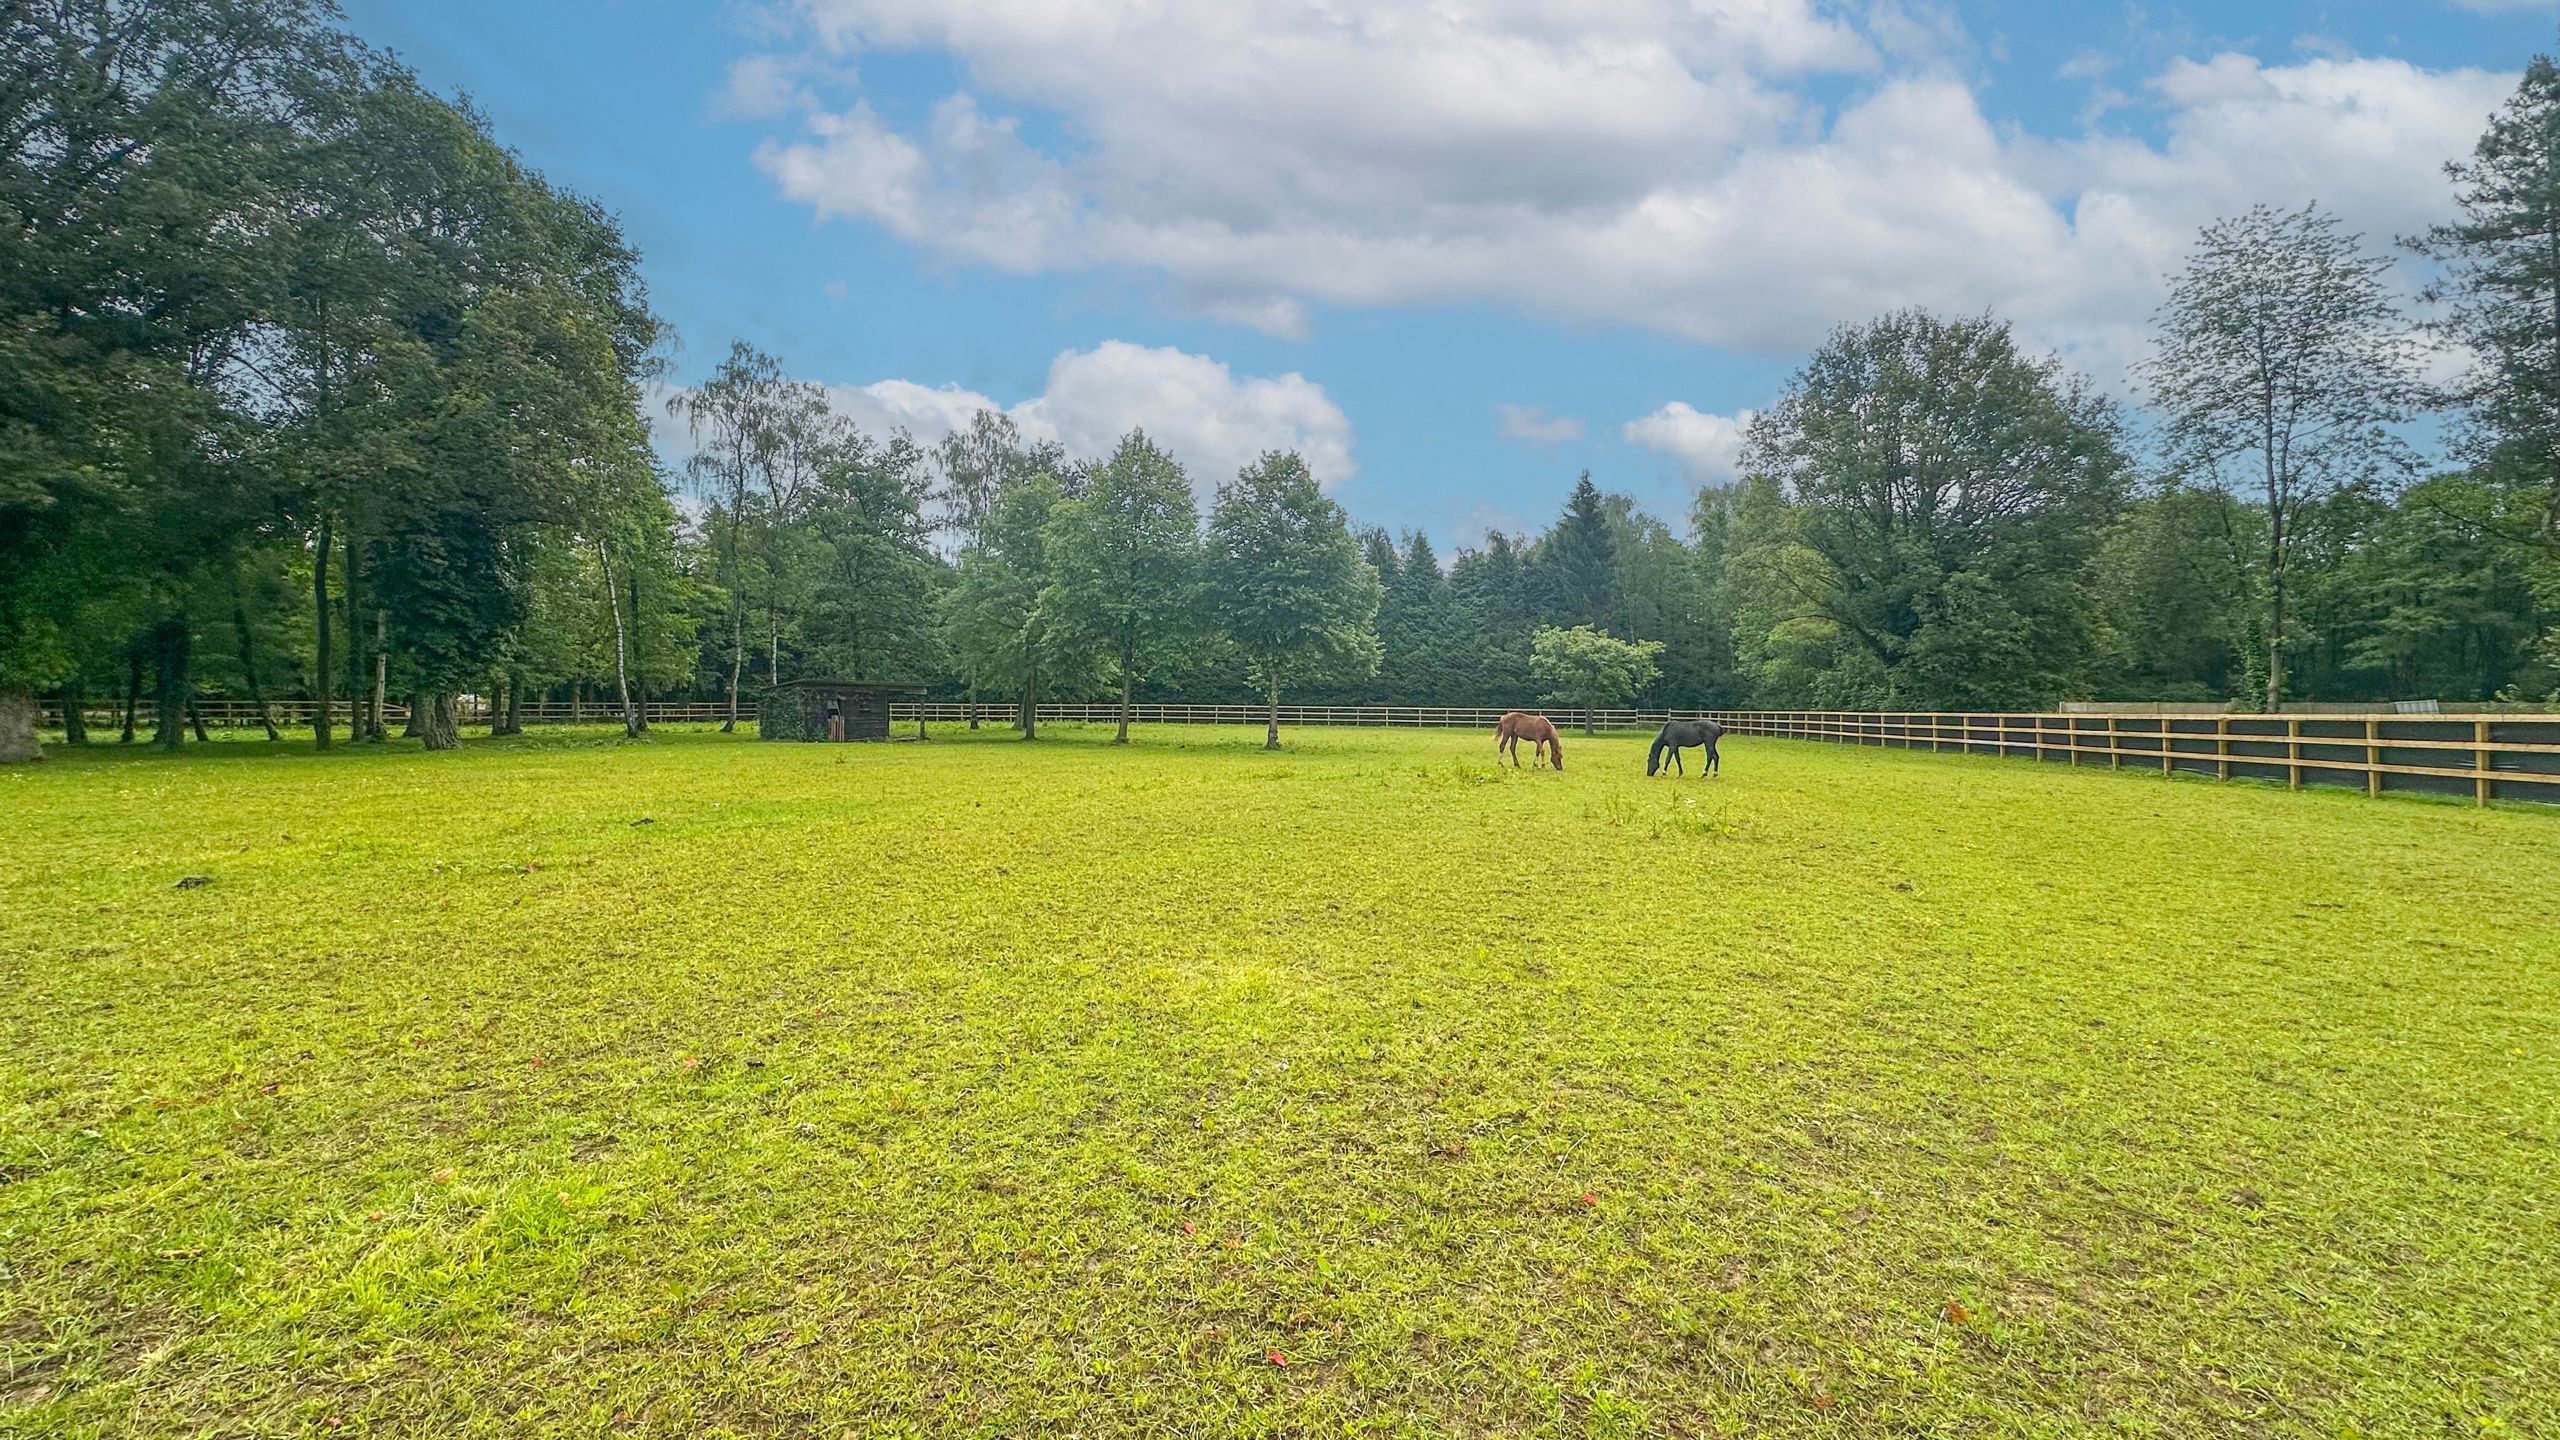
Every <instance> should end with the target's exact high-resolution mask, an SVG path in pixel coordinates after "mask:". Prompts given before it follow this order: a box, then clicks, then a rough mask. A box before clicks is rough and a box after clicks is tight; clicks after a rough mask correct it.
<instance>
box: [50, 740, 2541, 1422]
mask: <svg viewBox="0 0 2560 1440" xmlns="http://www.w3.org/2000/svg"><path fill="white" fill-rule="evenodd" d="M1107 738H1108V732H1107V731H1104V730H1099V729H1096V730H1075V729H1062V730H1055V731H1052V732H1049V734H1048V736H1047V738H1044V739H1043V740H1042V741H1041V742H1040V743H1038V744H1035V745H1022V744H1019V743H1016V742H1013V741H1011V740H1010V739H1009V738H1007V737H1006V736H1005V735H1003V734H1002V733H1001V732H996V731H985V732H981V733H980V734H978V735H976V736H967V735H964V734H962V733H961V732H958V731H957V730H948V731H941V732H938V733H937V737H936V738H935V740H934V741H933V742H932V743H930V744H927V745H916V744H893V745H871V746H843V747H830V746H796V745H761V744H755V743H750V742H747V741H743V740H736V739H727V738H723V737H719V736H714V735H709V734H698V733H697V734H668V735H663V736H661V737H659V738H657V739H656V740H654V741H653V742H650V743H648V744H645V745H636V746H634V745H626V744H624V743H622V742H620V741H618V740H616V739H612V738H609V737H607V736H604V735H602V734H599V733H595V732H585V733H581V734H577V735H569V736H563V735H550V736H542V735H537V736H535V737H532V738H529V739H526V740H523V741H517V742H501V743H491V742H486V741H474V742H472V743H471V744H469V745H468V746H467V747H466V749H465V750H464V751H462V752H461V753H458V754H453V755H445V756H433V755H426V754H422V753H419V752H417V751H415V750H414V749H411V748H408V747H406V746H393V747H391V748H389V749H388V750H373V751H370V752H367V751H363V750H358V751H355V752H351V753H341V754H339V755H336V756H327V757H323V756H314V755H311V754H309V753H307V748H306V746H304V745H301V744H296V745H291V746H276V747H270V746H267V745H265V744H263V743H257V742H248V741H238V742H226V743H222V744H217V745H215V746H212V747H207V748H205V749H203V750H200V751H195V752H191V753H189V754H186V755H184V756H181V757H178V758H176V759H174V760H172V759H165V758H158V757H154V756H150V755H145V754H137V753H132V752H125V753H112V752H111V751H110V752H109V753H90V754H82V755H68V756H61V757H59V758H57V759H56V760H54V761H52V762H50V763H48V764H46V765H44V766H42V767H39V768H37V769H34V770H17V771H10V772H5V773H0V1432H5V1433H8V1434H12V1435H27V1436H35V1435H43V1436H88V1435H100V1436H105V1435H117V1436H121V1435H148V1436H180V1435H198V1434H202V1435H223V1436H236V1435H301V1434H310V1435H366V1434H370V1435H397V1436H420V1437H424V1436H436V1437H444V1436H527V1435H540V1436H547V1435H559V1436H589V1435H626V1434H627V1435H651V1436H716V1435H747V1434H758V1435H764V1434H770V1435H794V1436H797V1435H835V1434H872V1433H883V1434H906V1433H913V1434H935V1435H977V1434H986V1435H996V1434H1012V1435H1058V1434H1066V1433H1074V1434H1078V1435H1082V1436H1088V1437H1093V1436H1111V1435H1123V1434H1150V1435H1203V1436H1208V1435H1220V1436H1223V1435H1277V1434H1288V1435H1331V1436H1338V1435H1343V1434H1371V1433H1378V1434H1415V1435H1494V1434H1502V1435H1511V1434H1556V1435H1583V1434H1591V1435H1741V1434H1797V1433H1802V1434H1815V1435H1821V1434H1842V1435H1948V1436H1956V1435H1963V1436H1989V1435H2066V1434H2107V1435H2157V1436H2179V1437H2183V1436H2198V1435H2259V1434H2269V1435H2304V1436H2323V1437H2330V1436H2344V1435H2369V1436H2377V1437H2380V1436H2409V1435H2464V1436H2478V1435H2482V1434H2490V1435H2497V1434H2509V1433H2512V1434H2519V1435H2529V1434H2554V1433H2560V1201H2555V1199H2554V1195H2555V1192H2560V1039H2555V1037H2560V931H2555V920H2556V919H2560V814H2553V813H2540V812H2535V811H2530V810H2522V809H2501V810H2494V811H2490V812H2485V813H2483V812H2477V811H2473V810H2470V809H2467V808H2463V807H2459V806H2452V805H2438V804H2430V803H2426V802H2422V801H2403V800H2394V801H2380V802H2377V801H2369V800H2366V799H2364V798H2362V797H2361V796H2359V795H2351V794H2317V793H2315V794H2302V795H2291V794H2286V793H2284V792H2282V791H2281V790H2275V789H2269V788H2263V787H2255V786H2217V785H2214V784H2211V783H2209V782H2200V781H2187V780H2179V781H2175V782H2171V781H2165V780H2162V779H2161V778H2159V777H2157V776H2149V775H2139V776H2138V775H2132V774H2125V775H2111V774H2107V773H2105V772H2102V771H2083V772H2077V773H2075V772H2073V771H2071V770H2069V769H2067V768H2063V767H2057V766H2051V765H2046V766H2038V765H2036V764H2034V763H2032V762H2027V761H2003V760H1992V759H1985V758H1966V757H1958V756H1944V757H1939V756H1930V755H1925V754H1904V753H1896V752H1884V751H1876V750H1855V749H1844V748H1833V747H1823V746H1817V745H1812V744H1790V743H1780V742H1771V741H1752V740H1735V741H1730V742H1728V745H1727V754H1726V771H1725V774H1724V776H1723V777H1722V778H1721V779H1718V780H1713V781H1700V780H1697V779H1695V778H1692V779H1690V780H1688V781H1686V782H1685V783H1684V782H1675V781H1669V780H1664V781H1657V782H1648V781H1647V780H1646V779H1645V777H1644V775H1643V773H1642V770H1643V754H1642V750H1643V747H1642V742H1641V740H1639V739H1632V738H1619V739H1603V740H1599V741H1596V742H1595V741H1587V740H1582V739H1580V737H1577V736H1572V735H1570V734H1569V735H1568V737H1567V749H1568V754H1567V761H1568V764H1569V766H1570V768H1569V769H1568V770H1567V771H1566V772H1565V773H1564V774H1562V775H1555V774H1540V773H1532V772H1521V773H1518V774H1514V773H1512V772H1509V771H1507V770H1497V769H1496V768H1495V765H1494V759H1493V742H1492V739H1491V737H1490V735H1489V734H1485V735H1478V734H1445V733H1411V732H1403V733H1387V732H1374V731H1371V732H1361V731H1345V730H1300V731H1297V732H1295V733H1294V734H1293V735H1292V736H1291V737H1290V739H1291V749H1290V750H1289V751H1287V752H1286V753H1282V754H1276V755H1273V754H1264V753H1262V752H1261V751H1260V750H1259V749H1258V748H1257V745H1258V741H1259V738H1260V737H1259V734H1258V732H1252V733H1248V732H1244V731H1204V730H1197V729H1172V728H1168V729H1161V730H1152V731H1143V732H1141V734H1140V736H1139V743H1138V744H1137V745H1135V746H1133V747H1131V748H1129V749H1127V750H1115V749H1113V748H1112V747H1110V746H1108V745H1107V744H1105V743H1103V742H1104V741H1105V740H1106V739H1107ZM187 876H206V877H210V879H211V883H210V884H207V885H203V886H200V887H197V888H190V889H178V888H174V887H175V885H176V882H177V881H179V880H180V879H181V878H182V877H187Z"/></svg>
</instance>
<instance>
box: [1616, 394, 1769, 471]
mask: <svg viewBox="0 0 2560 1440" xmlns="http://www.w3.org/2000/svg"><path fill="white" fill-rule="evenodd" d="M1751 415H1752V412H1750V411H1748V410H1743V411H1739V412H1737V413H1735V414H1732V415H1712V414H1709V413H1707V412H1705V411H1702V410H1700V409H1698V408H1697V407H1695V406H1693V405H1691V404H1689V403H1688V402H1687V401H1685V400H1674V401H1672V402H1671V403H1670V404H1668V405H1665V406H1663V407H1662V408H1661V409H1659V410H1656V411H1654V412H1653V413H1652V414H1650V415H1644V416H1639V417H1638V418H1636V419H1633V420H1630V421H1628V422H1627V423H1626V424H1625V425H1623V426H1621V427H1619V430H1618V434H1619V437H1620V438H1622V439H1624V440H1625V441H1626V442H1627V443H1628V444H1630V445H1641V446H1643V447H1644V448H1645V449H1647V450H1651V451H1653V452H1655V453H1656V454H1659V455H1667V456H1669V457H1671V458H1672V459H1673V460H1675V461H1677V462H1679V465H1680V472H1681V474H1683V475H1685V476H1687V477H1688V478H1689V479H1691V480H1693V481H1697V482H1699V483H1701V484H1709V485H1721V484H1724V483H1726V482H1727V481H1730V480H1732V479H1733V478H1734V477H1735V476H1736V475H1737V474H1739V473H1740V471H1741V467H1742V447H1743V443H1744V441H1745V439H1746V438H1747V437H1748V436H1749V434H1750V431H1751Z"/></svg>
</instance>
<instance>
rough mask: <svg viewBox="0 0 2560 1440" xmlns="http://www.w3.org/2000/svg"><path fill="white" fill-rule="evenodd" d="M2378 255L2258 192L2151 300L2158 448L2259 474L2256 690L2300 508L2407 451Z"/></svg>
mask: <svg viewBox="0 0 2560 1440" xmlns="http://www.w3.org/2000/svg"><path fill="white" fill-rule="evenodd" d="M2389 268H2390V265H2389V262H2388V261H2386V260H2383V259H2380V258H2377V257H2374V256H2371V255H2367V254H2366V253H2365V252H2364V249H2363V246H2362V243H2361V241H2360V240H2359V239H2358V238H2357V237H2356V236H2355V235H2352V234H2350V233H2348V232H2347V231H2346V230H2344V229H2343V228H2341V227H2340V226H2339V224H2338V221H2337V218H2336V217H2335V216H2332V215H2329V214H2327V213H2325V212H2323V211H2322V210H2321V209H2320V208H2319V207H2318V206H2316V205H2313V206H2305V207H2304V208H2302V209H2300V210H2292V211H2278V210H2273V209H2270V208H2268V207H2266V206H2264V205H2260V206H2257V207H2255V208H2253V209H2251V210H2250V211H2249V212H2248V213H2247V214H2245V215H2242V216H2240V217H2238V218H2236V219H2229V220H2219V221H2216V222H2215V223H2213V224H2211V225H2208V226H2206V227H2205V230H2204V233H2203V234H2202V235H2201V236H2199V237H2198V239H2197V242H2196V248H2195V252H2194V254H2193V255H2192V256H2191V257H2190V258H2189V260H2188V263H2187V268H2186V270H2185V271H2184V272H2183V273H2181V274H2180V275H2179V276H2177V277H2176V279H2175V280H2174V281H2173V282H2172V283H2171V286H2170V293H2169V300H2168V303H2167V304H2166V305H2164V306H2163V307H2162V309H2161V312H2160V318H2159V326H2160V336H2159V343H2158V346H2157V349H2156V352H2155V353H2154V355H2153V356H2152V357H2151V359H2150V360H2148V361H2147V362H2145V364H2144V365H2143V367H2142V369H2141V372H2140V374H2141V377H2142V380H2143V382H2144V384H2145V386H2146V388H2147V389H2148V390H2149V391H2150V393H2151V398H2152V400H2153V403H2154V404H2155V405H2156V406H2157V407H2158V408H2159V410H2160V411H2161V414H2162V417H2163V421H2164V425H2165V428H2166V440H2167V446H2168V454H2169V458H2170V462H2171V464H2172V466H2173V467H2174V469H2175V471H2176V473H2177V474H2178V475H2179V476H2180V477H2181V478H2184V479H2187V480H2190V481H2201V482H2205V483H2210V484H2215V485H2225V484H2235V483H2245V484H2247V485H2248V486H2250V487H2251V488H2252V489H2254V490H2256V491H2257V492H2258V494H2259V496H2260V503H2261V504H2262V505H2263V507H2264V509H2265V512H2266V521H2267V530H2266V536H2265V540H2264V545H2263V548H2262V550H2261V552H2260V556H2259V564H2258V585H2259V589H2260V605H2261V612H2260V613H2261V615H2262V617H2263V623H2262V629H2263V642H2264V645H2265V654H2266V675H2265V691H2264V700H2265V705H2266V708H2267V709H2269V710H2275V709H2278V708H2280V707H2281V706H2282V705H2283V704H2284V697H2285V666H2286V657H2285V651H2286V647H2287V644H2288V643H2289V638H2290V637H2289V634H2288V631H2287V618H2288V617H2287V614H2286V608H2287V602H2288V601H2289V600H2290V598H2291V592H2290V586H2291V581H2292V578H2293V577H2292V573H2291V572H2292V568H2293V562H2294V552H2295V548H2296V541H2297V535H2298V532H2299V527H2300V525H2301V522H2302V519H2303V516H2304V513H2305V511H2306V510H2307V509H2308V508H2309V507H2311V506H2312V505H2315V504H2317V503H2319V502H2320V501H2322V500H2324V499H2325V498H2327V497H2329V496H2331V495H2334V494H2336V493H2337V492H2338V491H2339V490H2341V489H2342V488H2345V487H2348V486H2353V485H2363V484H2388V483H2390V482H2392V481H2394V480H2396V479H2398V478H2399V477H2401V476H2403V475H2405V474H2406V473H2407V471H2408V469H2409V467H2410V466H2411V464H2412V463H2413V457H2412V456H2411V454H2410V452H2409V449H2408V447H2407V446H2406V445H2405V444H2403V443H2402V442H2401V441H2400V440H2399V438H2398V437H2397V436H2396V435H2394V434H2393V433H2392V430H2391V427H2392V426H2393V425H2395V424H2397V423H2398V422H2400V421H2401V420H2403V419H2405V418H2406V405H2407V400H2408V397H2409V395H2410V394H2411V393H2412V390H2413V389H2414V385H2415V379H2416V366H2415V356H2414V352H2413V347H2412V346H2411V344H2410V341H2409V339H2408V336H2407V330H2406V326H2405V325H2404V323H2403V322H2402V320H2401V317H2400V314H2399V311H2398V309H2397V308H2396V307H2395V306H2394V305H2393V304H2392V302H2391V299H2390V296H2389V295H2388V294H2387V293H2386V292H2385V291H2384V289H2383V284H2382V277H2383V275H2384V273H2385V272H2386V271H2387V270H2388V269H2389Z"/></svg>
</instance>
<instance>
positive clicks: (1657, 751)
mask: <svg viewBox="0 0 2560 1440" xmlns="http://www.w3.org/2000/svg"><path fill="white" fill-rule="evenodd" d="M1664 733H1665V732H1663V731H1660V730H1657V731H1655V732H1654V734H1653V748H1652V749H1650V750H1647V751H1646V752H1644V773H1646V774H1647V775H1650V774H1652V773H1654V772H1655V771H1657V770H1659V769H1661V768H1662V737H1663V735H1664Z"/></svg>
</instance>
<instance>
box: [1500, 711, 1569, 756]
mask: <svg viewBox="0 0 2560 1440" xmlns="http://www.w3.org/2000/svg"><path fill="white" fill-rule="evenodd" d="M1523 740H1526V741H1528V742H1529V747H1530V749H1529V758H1530V759H1532V760H1549V761H1553V762H1554V764H1555V767H1556V769H1558V770H1562V769H1564V742H1563V741H1562V740H1559V739H1557V738H1556V727H1555V726H1554V724H1553V723H1551V722H1550V721H1549V720H1548V719H1547V717H1546V716H1544V715H1532V714H1530V713H1529V712H1528V711H1526V710H1514V711H1512V712H1510V713H1509V714H1507V715H1505V716H1503V717H1502V723H1501V724H1499V725H1496V726H1494V727H1493V749H1494V753H1495V754H1497V755H1509V756H1510V757H1511V768H1512V769H1514V770H1517V769H1519V768H1520V742H1521V741H1523Z"/></svg>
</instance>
